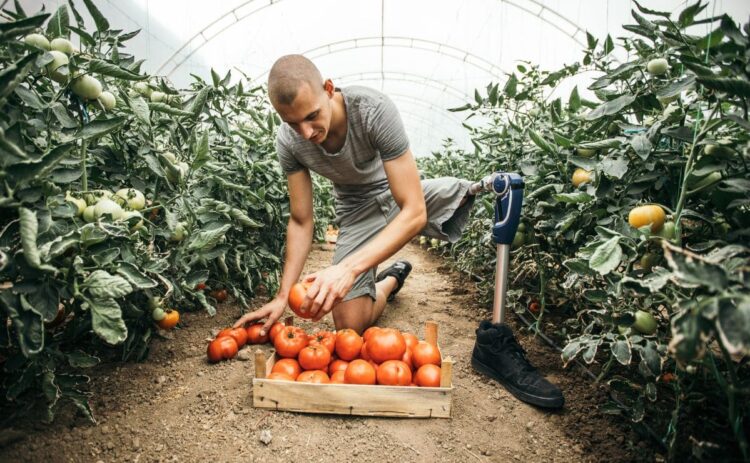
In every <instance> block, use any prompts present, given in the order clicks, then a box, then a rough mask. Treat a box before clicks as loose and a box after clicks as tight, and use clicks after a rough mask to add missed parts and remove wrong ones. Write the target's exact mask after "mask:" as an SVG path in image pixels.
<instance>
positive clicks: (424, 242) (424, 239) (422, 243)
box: [419, 236, 427, 246]
mask: <svg viewBox="0 0 750 463" xmlns="http://www.w3.org/2000/svg"><path fill="white" fill-rule="evenodd" d="M419 244H420V245H422V246H424V245H425V244H427V237H426V236H420V237H419Z"/></svg>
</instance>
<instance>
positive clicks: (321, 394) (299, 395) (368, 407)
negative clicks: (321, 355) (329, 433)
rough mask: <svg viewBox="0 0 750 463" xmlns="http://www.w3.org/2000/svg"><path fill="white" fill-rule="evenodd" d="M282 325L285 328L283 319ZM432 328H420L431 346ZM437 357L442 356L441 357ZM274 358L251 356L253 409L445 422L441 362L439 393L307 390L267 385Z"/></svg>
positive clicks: (448, 390) (448, 391) (348, 387)
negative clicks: (426, 419) (424, 419)
mask: <svg viewBox="0 0 750 463" xmlns="http://www.w3.org/2000/svg"><path fill="white" fill-rule="evenodd" d="M287 324H288V325H289V324H291V322H290V320H289V319H287ZM437 333H438V326H437V323H435V322H429V321H428V322H427V323H426V324H425V341H427V342H429V343H431V344H433V345H435V346H437V345H438V342H437V341H438V340H437ZM441 352H442V351H441ZM277 360H279V357H278V356H277V355H276V353H275V352H274V353H273V354H272V355H271V356H270V357H269V358H268V359H266V357H265V355H264V354H263V352H262V351H260V350H258V351H256V352H255V378H253V407H256V408H266V409H272V410H285V411H292V412H303V413H330V414H337V415H361V416H390V417H401V418H450V417H451V408H452V407H451V405H452V394H453V386H452V384H451V380H452V373H453V360H451V359H450V358H443V359H442V367H441V378H440V387H412V386H379V385H373V386H369V385H359V384H312V383H297V382H293V381H279V380H269V379H265V378H266V372H270V371H271V369H272V368H273V365H274V363H276V361H277Z"/></svg>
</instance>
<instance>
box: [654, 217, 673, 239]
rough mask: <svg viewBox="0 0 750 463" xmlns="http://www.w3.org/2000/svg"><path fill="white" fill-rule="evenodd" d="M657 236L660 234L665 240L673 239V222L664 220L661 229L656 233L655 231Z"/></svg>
mask: <svg viewBox="0 0 750 463" xmlns="http://www.w3.org/2000/svg"><path fill="white" fill-rule="evenodd" d="M656 234H657V235H658V236H661V237H662V238H664V239H665V240H670V241H671V240H673V239H674V237H675V224H674V222H673V221H671V220H670V221H668V222H664V226H663V227H661V230H659V232H658V233H656Z"/></svg>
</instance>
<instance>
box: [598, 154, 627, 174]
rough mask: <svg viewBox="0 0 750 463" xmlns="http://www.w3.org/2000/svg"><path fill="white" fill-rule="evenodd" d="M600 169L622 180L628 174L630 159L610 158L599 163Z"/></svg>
mask: <svg viewBox="0 0 750 463" xmlns="http://www.w3.org/2000/svg"><path fill="white" fill-rule="evenodd" d="M599 169H600V170H601V171H602V172H604V173H605V174H606V175H608V176H610V177H614V178H618V179H621V178H622V177H623V176H625V174H626V173H627V172H628V159H627V158H626V157H624V156H622V157H610V156H608V157H606V158H604V159H602V161H601V162H600V163H599Z"/></svg>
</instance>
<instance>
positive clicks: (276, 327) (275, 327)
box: [268, 322, 286, 343]
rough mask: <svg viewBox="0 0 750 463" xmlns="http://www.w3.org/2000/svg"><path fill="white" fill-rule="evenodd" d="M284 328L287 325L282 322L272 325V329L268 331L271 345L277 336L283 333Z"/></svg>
mask: <svg viewBox="0 0 750 463" xmlns="http://www.w3.org/2000/svg"><path fill="white" fill-rule="evenodd" d="M284 326H286V325H284V324H283V323H282V322H276V323H274V324H273V325H271V329H270V330H268V339H270V340H271V343H273V340H274V339H276V335H277V334H279V331H281V329H282V328H284Z"/></svg>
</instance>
